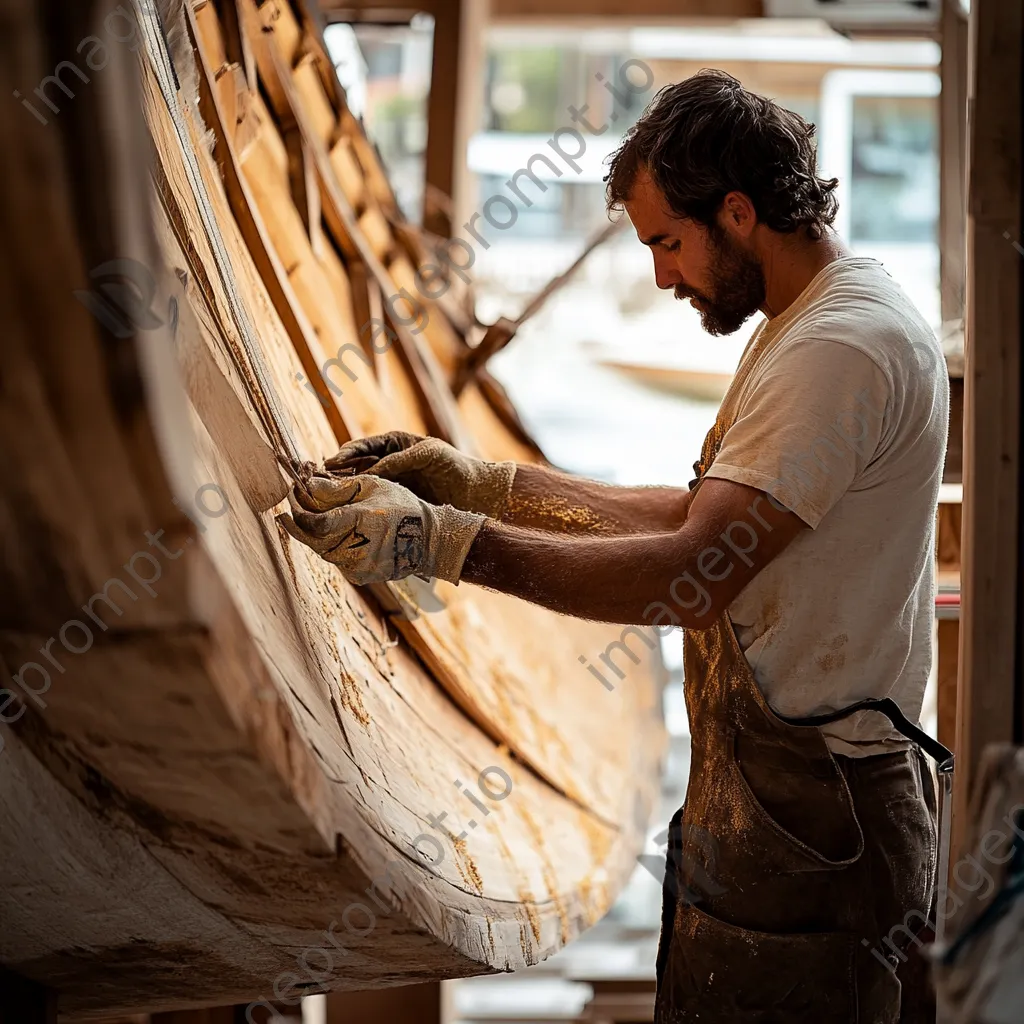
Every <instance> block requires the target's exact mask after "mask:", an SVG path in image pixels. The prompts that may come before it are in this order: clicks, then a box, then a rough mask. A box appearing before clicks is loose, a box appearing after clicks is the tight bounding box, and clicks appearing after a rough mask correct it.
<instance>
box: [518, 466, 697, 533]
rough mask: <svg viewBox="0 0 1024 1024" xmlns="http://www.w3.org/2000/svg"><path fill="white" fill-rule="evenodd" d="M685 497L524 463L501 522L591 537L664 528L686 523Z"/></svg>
mask: <svg viewBox="0 0 1024 1024" xmlns="http://www.w3.org/2000/svg"><path fill="white" fill-rule="evenodd" d="M689 498H690V494H689V491H686V490H683V489H681V488H677V487H615V486H613V485H610V484H603V483H599V482H598V481H596V480H587V479H586V478H584V477H575V476H570V475H568V474H566V473H559V472H558V471H557V470H553V469H549V468H547V467H545V466H534V465H529V464H526V465H520V466H518V467H517V469H516V475H515V479H514V480H513V483H512V493H511V495H510V496H509V498H508V501H507V503H506V506H505V510H504V512H503V513H502V515H501V521H502V522H503V523H507V524H509V525H510V526H520V527H524V528H526V529H529V530H543V531H546V532H552V533H565V534H581V533H586V534H589V535H591V536H593V535H595V534H597V535H600V536H606V537H611V536H616V535H623V534H635V533H664V532H669V531H672V530H677V529H678V528H679V527H680V526H682V524H683V523H684V522H685V520H686V509H687V506H688V504H689Z"/></svg>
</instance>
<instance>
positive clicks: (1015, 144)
mask: <svg viewBox="0 0 1024 1024" xmlns="http://www.w3.org/2000/svg"><path fill="white" fill-rule="evenodd" d="M1022 33H1024V9H1022V7H1021V5H1020V3H1003V2H1000V0H975V3H974V4H973V6H972V10H971V30H970V39H971V53H970V68H969V72H968V77H969V81H970V104H971V106H970V108H969V109H970V112H971V116H970V120H969V125H968V127H969V151H968V192H967V196H968V220H967V252H968V262H967V321H966V326H967V339H966V370H965V379H964V383H965V391H966V393H965V430H964V433H965V437H964V521H963V618H962V620H961V635H960V668H961V676H960V713H959V716H958V721H957V744H956V746H957V781H956V790H957V792H956V797H955V813H954V851H953V856H954V859H955V858H956V856H957V855H958V851H959V850H960V847H961V845H962V842H963V834H964V828H965V824H966V821H965V819H966V811H967V807H968V800H969V796H970V791H971V787H972V782H973V777H974V773H975V771H976V766H977V764H978V760H979V758H980V756H981V754H982V751H983V750H984V748H985V746H986V745H987V744H988V743H992V742H995V741H1013V740H1017V741H1019V740H1020V737H1021V732H1022V723H1021V718H1020V715H1021V708H1020V705H1021V701H1020V699H1019V694H1020V687H1019V684H1020V670H1021V665H1020V650H1019V646H1020V628H1021V606H1020V599H1019V595H1020V593H1021V582H1022V579H1021V577H1022V572H1021V550H1020V546H1019V543H1018V534H1019V529H1020V504H1021V503H1020V487H1021V460H1020V432H1021V419H1020V392H1021V328H1022V319H1021V295H1022V285H1021V282H1022V276H1024V255H1022V254H1024V242H1022V240H1021V233H1022V217H1021V153H1022V141H1024V140H1022V132H1021V117H1022V113H1024V103H1022V87H1024V61H1022V52H1024V46H1022V42H1021V40H1022Z"/></svg>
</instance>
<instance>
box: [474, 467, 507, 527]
mask: <svg viewBox="0 0 1024 1024" xmlns="http://www.w3.org/2000/svg"><path fill="white" fill-rule="evenodd" d="M481 465H482V469H481V470H480V475H479V477H478V479H477V481H476V483H475V485H474V486H473V489H472V495H473V511H474V512H482V513H483V514H484V515H485V516H488V517H489V518H490V519H500V518H501V514H502V512H504V511H505V506H506V505H507V504H508V499H509V495H510V494H511V493H512V481H513V480H515V476H516V464H515V463H514V462H484V463H482V464H481Z"/></svg>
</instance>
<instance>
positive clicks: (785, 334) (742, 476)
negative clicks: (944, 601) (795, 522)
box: [707, 257, 949, 756]
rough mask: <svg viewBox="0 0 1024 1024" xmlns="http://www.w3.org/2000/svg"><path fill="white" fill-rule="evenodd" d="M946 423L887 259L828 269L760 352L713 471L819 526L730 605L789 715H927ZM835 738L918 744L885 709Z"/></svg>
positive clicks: (735, 391)
mask: <svg viewBox="0 0 1024 1024" xmlns="http://www.w3.org/2000/svg"><path fill="white" fill-rule="evenodd" d="M948 415H949V380H948V375H947V372H946V366H945V362H944V360H943V357H942V353H941V349H940V347H939V343H938V341H937V340H936V338H935V335H934V333H933V332H932V331H931V329H930V328H929V327H928V324H927V323H926V322H925V321H924V320H923V319H922V317H921V315H920V313H918V311H917V310H916V309H915V308H914V306H913V305H912V304H911V302H910V300H909V299H908V298H907V297H906V295H905V294H904V293H903V291H902V289H901V288H900V287H899V285H898V284H896V282H895V281H894V280H893V279H892V278H891V277H890V276H889V274H888V273H887V272H886V270H885V269H884V268H883V267H882V265H881V264H880V263H878V262H876V261H875V260H871V259H863V258H860V257H846V258H843V259H840V260H836V261H835V262H833V263H831V264H829V265H828V266H827V267H825V269H824V270H822V271H821V272H820V273H819V274H818V275H817V276H816V277H815V278H814V280H813V281H812V282H811V283H810V284H809V285H808V286H807V288H806V289H805V290H804V292H803V293H802V294H801V295H800V297H799V298H798V299H797V300H796V302H794V303H793V304H792V305H791V306H790V307H789V308H788V309H786V310H785V311H784V312H783V313H782V314H780V315H779V316H777V317H775V318H774V319H772V320H770V321H766V322H765V323H764V324H762V325H761V327H760V328H759V330H758V331H757V332H756V333H755V334H754V336H753V337H752V338H751V340H750V343H749V344H748V345H747V348H746V350H745V352H744V354H743V358H742V359H741V360H740V365H739V369H738V371H737V374H736V377H735V379H734V381H733V383H732V386H731V387H730V389H729V391H728V393H727V394H726V396H725V399H724V400H723V402H722V411H721V413H720V417H721V418H723V419H724V421H725V422H726V423H731V426H730V427H729V429H728V430H727V432H726V434H725V437H724V439H723V441H722V446H721V450H720V452H719V454H718V457H717V458H716V459H715V461H714V463H713V464H712V466H711V468H710V469H709V470H708V473H707V475H708V476H711V477H720V478H722V479H725V480H734V481H736V482H738V483H743V484H748V485H750V486H752V487H757V488H759V489H761V490H763V491H766V492H768V493H770V494H772V495H773V496H774V497H775V498H776V499H777V500H778V501H779V502H781V503H782V504H784V505H785V506H786V507H787V508H790V509H792V510H793V511H794V512H795V513H796V514H797V515H798V516H799V517H800V518H801V519H802V520H804V522H805V523H807V525H808V526H810V527H811V529H809V530H803V531H801V532H800V534H799V535H798V536H797V538H796V539H795V540H794V541H793V542H792V543H791V544H790V545H789V547H787V548H786V549H785V550H784V551H783V552H782V553H781V554H780V555H778V556H777V557H776V558H775V560H774V561H772V562H771V563H770V564H769V565H768V566H767V567H766V568H765V569H763V570H762V571H761V572H760V573H759V574H758V575H757V577H755V579H754V580H753V581H752V582H751V583H750V584H749V585H748V586H747V587H746V588H745V589H744V590H743V591H742V593H741V594H740V595H739V596H738V597H737V598H736V599H735V600H734V601H733V603H732V604H731V605H730V607H729V615H730V618H731V619H732V622H733V625H734V627H735V630H736V635H737V638H738V639H739V642H740V646H741V647H742V648H743V650H744V652H745V654H746V657H747V660H748V662H749V663H750V666H751V668H752V670H753V672H754V677H755V679H756V680H757V683H758V685H759V686H760V688H761V690H762V692H763V693H764V695H765V697H766V699H767V700H768V703H769V704H770V705H771V706H772V707H773V708H775V709H776V710H778V711H779V712H780V713H781V714H783V715H787V716H805V715H814V714H822V713H825V712H827V711H833V710H837V709H839V708H842V707H845V706H847V705H849V704H852V703H854V702H855V701H857V700H860V699H862V698H864V697H885V696H888V697H892V698H894V699H895V700H896V702H897V703H898V704H899V705H900V707H901V708H902V709H903V711H904V713H905V714H906V715H907V717H908V718H909V719H910V720H911V721H913V722H917V721H919V718H920V714H921V705H922V702H923V698H924V690H925V684H926V683H927V680H928V674H929V671H930V669H931V660H932V630H933V623H934V615H935V610H934V585H935V584H934V568H933V559H934V550H935V512H936V503H937V501H938V491H939V483H940V480H941V477H942V464H943V459H944V457H945V449H946V434H947V421H948ZM823 731H824V733H825V736H826V739H827V741H828V744H829V746H830V747H831V749H832V750H833V751H835V752H836V753H840V754H847V755H852V756H867V755H869V754H877V753H885V752H887V751H893V750H896V749H899V748H900V747H905V746H907V742H906V741H905V740H903V738H902V737H901V736H900V734H899V733H897V732H895V731H894V730H892V728H891V727H890V725H889V723H888V721H887V720H886V719H885V718H884V717H883V716H882V715H880V714H879V713H878V712H861V713H859V714H857V715H855V716H853V717H851V718H848V719H845V720H843V721H841V722H837V723H835V724H834V725H830V726H828V727H826V728H825V729H824V730H823Z"/></svg>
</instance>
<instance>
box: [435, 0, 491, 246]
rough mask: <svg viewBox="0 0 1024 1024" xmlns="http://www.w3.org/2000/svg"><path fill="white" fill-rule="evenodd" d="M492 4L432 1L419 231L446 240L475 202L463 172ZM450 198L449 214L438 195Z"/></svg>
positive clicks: (488, 0) (474, 0) (478, 0)
mask: <svg viewBox="0 0 1024 1024" xmlns="http://www.w3.org/2000/svg"><path fill="white" fill-rule="evenodd" d="M490 6H491V0H434V3H433V5H432V13H433V15H434V55H433V70H432V73H431V76H430V95H429V97H428V98H427V149H426V154H425V167H424V176H425V181H426V186H427V187H426V192H425V197H424V202H423V226H424V227H425V228H426V229H427V230H428V231H432V232H433V233H434V234H436V235H440V236H441V237H442V238H450V237H451V235H452V234H453V233H455V231H457V230H458V225H459V224H461V223H462V222H463V220H465V219H466V218H465V217H464V216H462V214H463V212H465V213H466V215H467V216H468V213H469V209H470V207H471V206H472V202H473V197H472V196H471V195H470V194H469V188H470V175H469V173H468V169H467V167H466V152H467V149H468V146H469V139H470V136H471V135H472V134H473V132H474V131H475V130H476V129H477V128H478V127H479V119H480V105H481V100H482V97H481V89H482V85H481V83H482V82H483V73H482V63H483V46H484V34H485V32H486V28H487V24H488V21H489V17H490ZM435 190H436V193H440V194H441V195H443V196H447V197H449V199H450V200H451V212H449V211H447V210H445V208H444V204H443V203H441V202H439V201H438V197H437V196H436V193H435Z"/></svg>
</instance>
